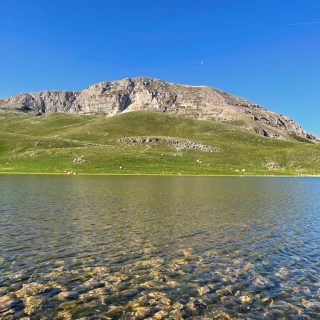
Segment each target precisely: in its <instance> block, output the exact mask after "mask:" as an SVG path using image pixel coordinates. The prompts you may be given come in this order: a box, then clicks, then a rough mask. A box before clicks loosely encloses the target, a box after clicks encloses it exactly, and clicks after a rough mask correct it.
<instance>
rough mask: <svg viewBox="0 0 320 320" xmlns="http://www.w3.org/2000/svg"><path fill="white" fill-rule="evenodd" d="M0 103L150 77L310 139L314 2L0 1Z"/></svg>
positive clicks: (319, 26)
mask: <svg viewBox="0 0 320 320" xmlns="http://www.w3.org/2000/svg"><path fill="white" fill-rule="evenodd" d="M0 44H1V47H0V77H1V78H0V79H1V82H0V97H6V96H9V95H13V94H16V93H19V92H26V91H40V90H47V89H52V90H60V89H64V90H67V89H69V90H78V89H83V88H85V87H87V86H89V85H91V84H93V83H96V82H99V81H104V80H116V79H121V78H125V77H136V76H150V77H156V78H160V79H163V80H167V81H170V82H177V83H183V84H193V85H209V86H214V87H217V88H219V89H222V90H225V91H227V92H230V93H232V94H235V95H239V96H242V97H245V98H248V99H250V100H253V101H254V102H257V103H259V104H261V105H263V106H265V107H267V108H268V109H270V110H272V111H276V112H279V113H282V114H286V115H288V116H290V117H291V118H293V119H295V120H296V121H298V122H299V123H300V124H301V125H302V126H303V127H304V128H305V129H307V130H309V131H311V132H314V133H316V134H318V135H320V1H319V0H300V1H298V0H290V1H285V0H284V1H281V0H277V1H276V0H259V1H258V0H193V1H191V0H154V1H151V0H148V1H147V0H136V1H134V0H122V1H115V0H114V1H107V0H104V1H102V0H86V1H84V0H74V1H72V0H63V1H62V0H52V1H46V0H1V2H0Z"/></svg>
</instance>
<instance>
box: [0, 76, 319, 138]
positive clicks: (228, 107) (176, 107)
mask: <svg viewBox="0 0 320 320" xmlns="http://www.w3.org/2000/svg"><path fill="white" fill-rule="evenodd" d="M0 109H2V110H19V111H24V112H28V113H32V114H37V115H41V114H46V113H56V112H66V113H73V114H92V113H103V114H106V115H107V116H115V115H118V114H121V113H125V112H130V111H139V110H150V111H159V112H167V113H173V114H177V115H179V116H182V117H187V118H192V119H199V120H213V121H221V122H230V123H239V126H240V127H241V128H244V129H246V130H249V131H253V132H255V133H257V134H259V135H261V136H264V137H269V138H273V139H285V140H293V139H304V140H307V141H310V142H315V143H320V139H319V138H317V137H316V136H315V135H313V134H310V133H308V132H306V131H305V130H303V129H302V128H301V126H300V125H298V124H297V123H296V122H294V121H293V120H291V119H290V118H288V117H287V116H284V115H281V114H278V113H275V112H271V111H268V110H267V109H265V108H263V107H261V106H260V105H258V104H256V103H254V102H251V101H249V100H247V99H244V98H241V97H236V96H233V95H230V94H228V93H226V92H225V91H222V90H219V89H216V88H213V87H209V86H190V85H183V84H175V83H169V82H166V81H163V80H159V79H154V78H149V77H138V78H125V79H122V80H116V81H104V82H99V83H96V84H93V85H91V86H89V87H88V88H86V89H84V90H82V91H42V92H34V93H21V94H18V95H15V96H11V97H8V98H6V99H2V100H0Z"/></svg>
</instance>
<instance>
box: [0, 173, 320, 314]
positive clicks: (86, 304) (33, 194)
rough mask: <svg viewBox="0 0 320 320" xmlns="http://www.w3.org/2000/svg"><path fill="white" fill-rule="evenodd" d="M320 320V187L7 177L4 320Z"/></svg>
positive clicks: (0, 294)
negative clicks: (185, 319) (25, 319)
mask: <svg viewBox="0 0 320 320" xmlns="http://www.w3.org/2000/svg"><path fill="white" fill-rule="evenodd" d="M22 317H30V318H31V319H80V318H81V317H82V318H83V319H108V318H111V319H119V318H120V319H121V318H122V319H144V318H147V317H153V318H154V319H162V318H163V319H184V318H194V319H205V318H208V319H320V179H317V178H239V177H235V178H231V177H89V176H88V177H80V176H75V177H69V176H5V175H2V176H0V318H1V319H20V318H22Z"/></svg>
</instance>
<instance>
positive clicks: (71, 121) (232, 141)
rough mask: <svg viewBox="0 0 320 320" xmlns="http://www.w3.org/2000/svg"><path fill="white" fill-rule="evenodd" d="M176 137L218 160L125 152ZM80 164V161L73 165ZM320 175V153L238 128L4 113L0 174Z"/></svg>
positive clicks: (151, 150) (173, 120) (158, 150)
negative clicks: (140, 140)
mask: <svg viewBox="0 0 320 320" xmlns="http://www.w3.org/2000/svg"><path fill="white" fill-rule="evenodd" d="M132 136H170V137H178V138H184V139H189V140H193V141H195V142H198V143H202V144H205V145H209V146H213V147H218V148H220V152H213V153H208V152H200V151H195V150H184V151H183V152H177V151H176V150H175V149H173V148H171V147H170V146H168V145H166V144H165V143H159V144H157V145H153V146H151V145H150V144H143V145H124V144H121V143H119V142H118V140H119V139H120V138H122V137H132ZM76 158H80V161H75V159H76ZM69 171H75V172H77V173H87V174H198V175H244V174H246V175H319V174H320V145H316V144H311V143H306V142H304V141H298V140H297V141H278V140H272V139H268V138H264V137H260V136H258V135H256V134H254V133H250V132H247V131H244V130H241V129H239V126H237V125H235V124H226V123H219V122H212V121H200V120H191V119H185V118H180V117H177V116H173V115H169V114H165V113H156V112H144V111H139V112H131V113H125V114H122V115H119V116H116V117H112V118H107V117H105V116H104V115H90V116H88V115H86V116H78V115H71V114H49V115H46V116H31V115H28V114H24V113H8V112H2V113H0V173H1V172H2V173H17V172H20V173H66V172H69Z"/></svg>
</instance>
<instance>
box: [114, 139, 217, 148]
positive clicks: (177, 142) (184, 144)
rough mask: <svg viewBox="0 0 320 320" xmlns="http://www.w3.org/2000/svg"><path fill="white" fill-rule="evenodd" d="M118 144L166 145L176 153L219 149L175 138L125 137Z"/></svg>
mask: <svg viewBox="0 0 320 320" xmlns="http://www.w3.org/2000/svg"><path fill="white" fill-rule="evenodd" d="M118 142H119V143H122V144H125V145H130V146H136V145H146V146H155V145H161V144H164V145H167V146H169V147H171V148H173V149H175V150H176V151H178V152H181V151H184V150H197V151H200V152H219V151H220V149H219V148H215V147H212V146H207V145H204V144H202V143H198V142H195V141H191V140H188V139H182V138H176V137H161V136H156V137H154V136H152V137H149V136H148V137H147V136H143V137H126V138H121V139H119V141H118Z"/></svg>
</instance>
